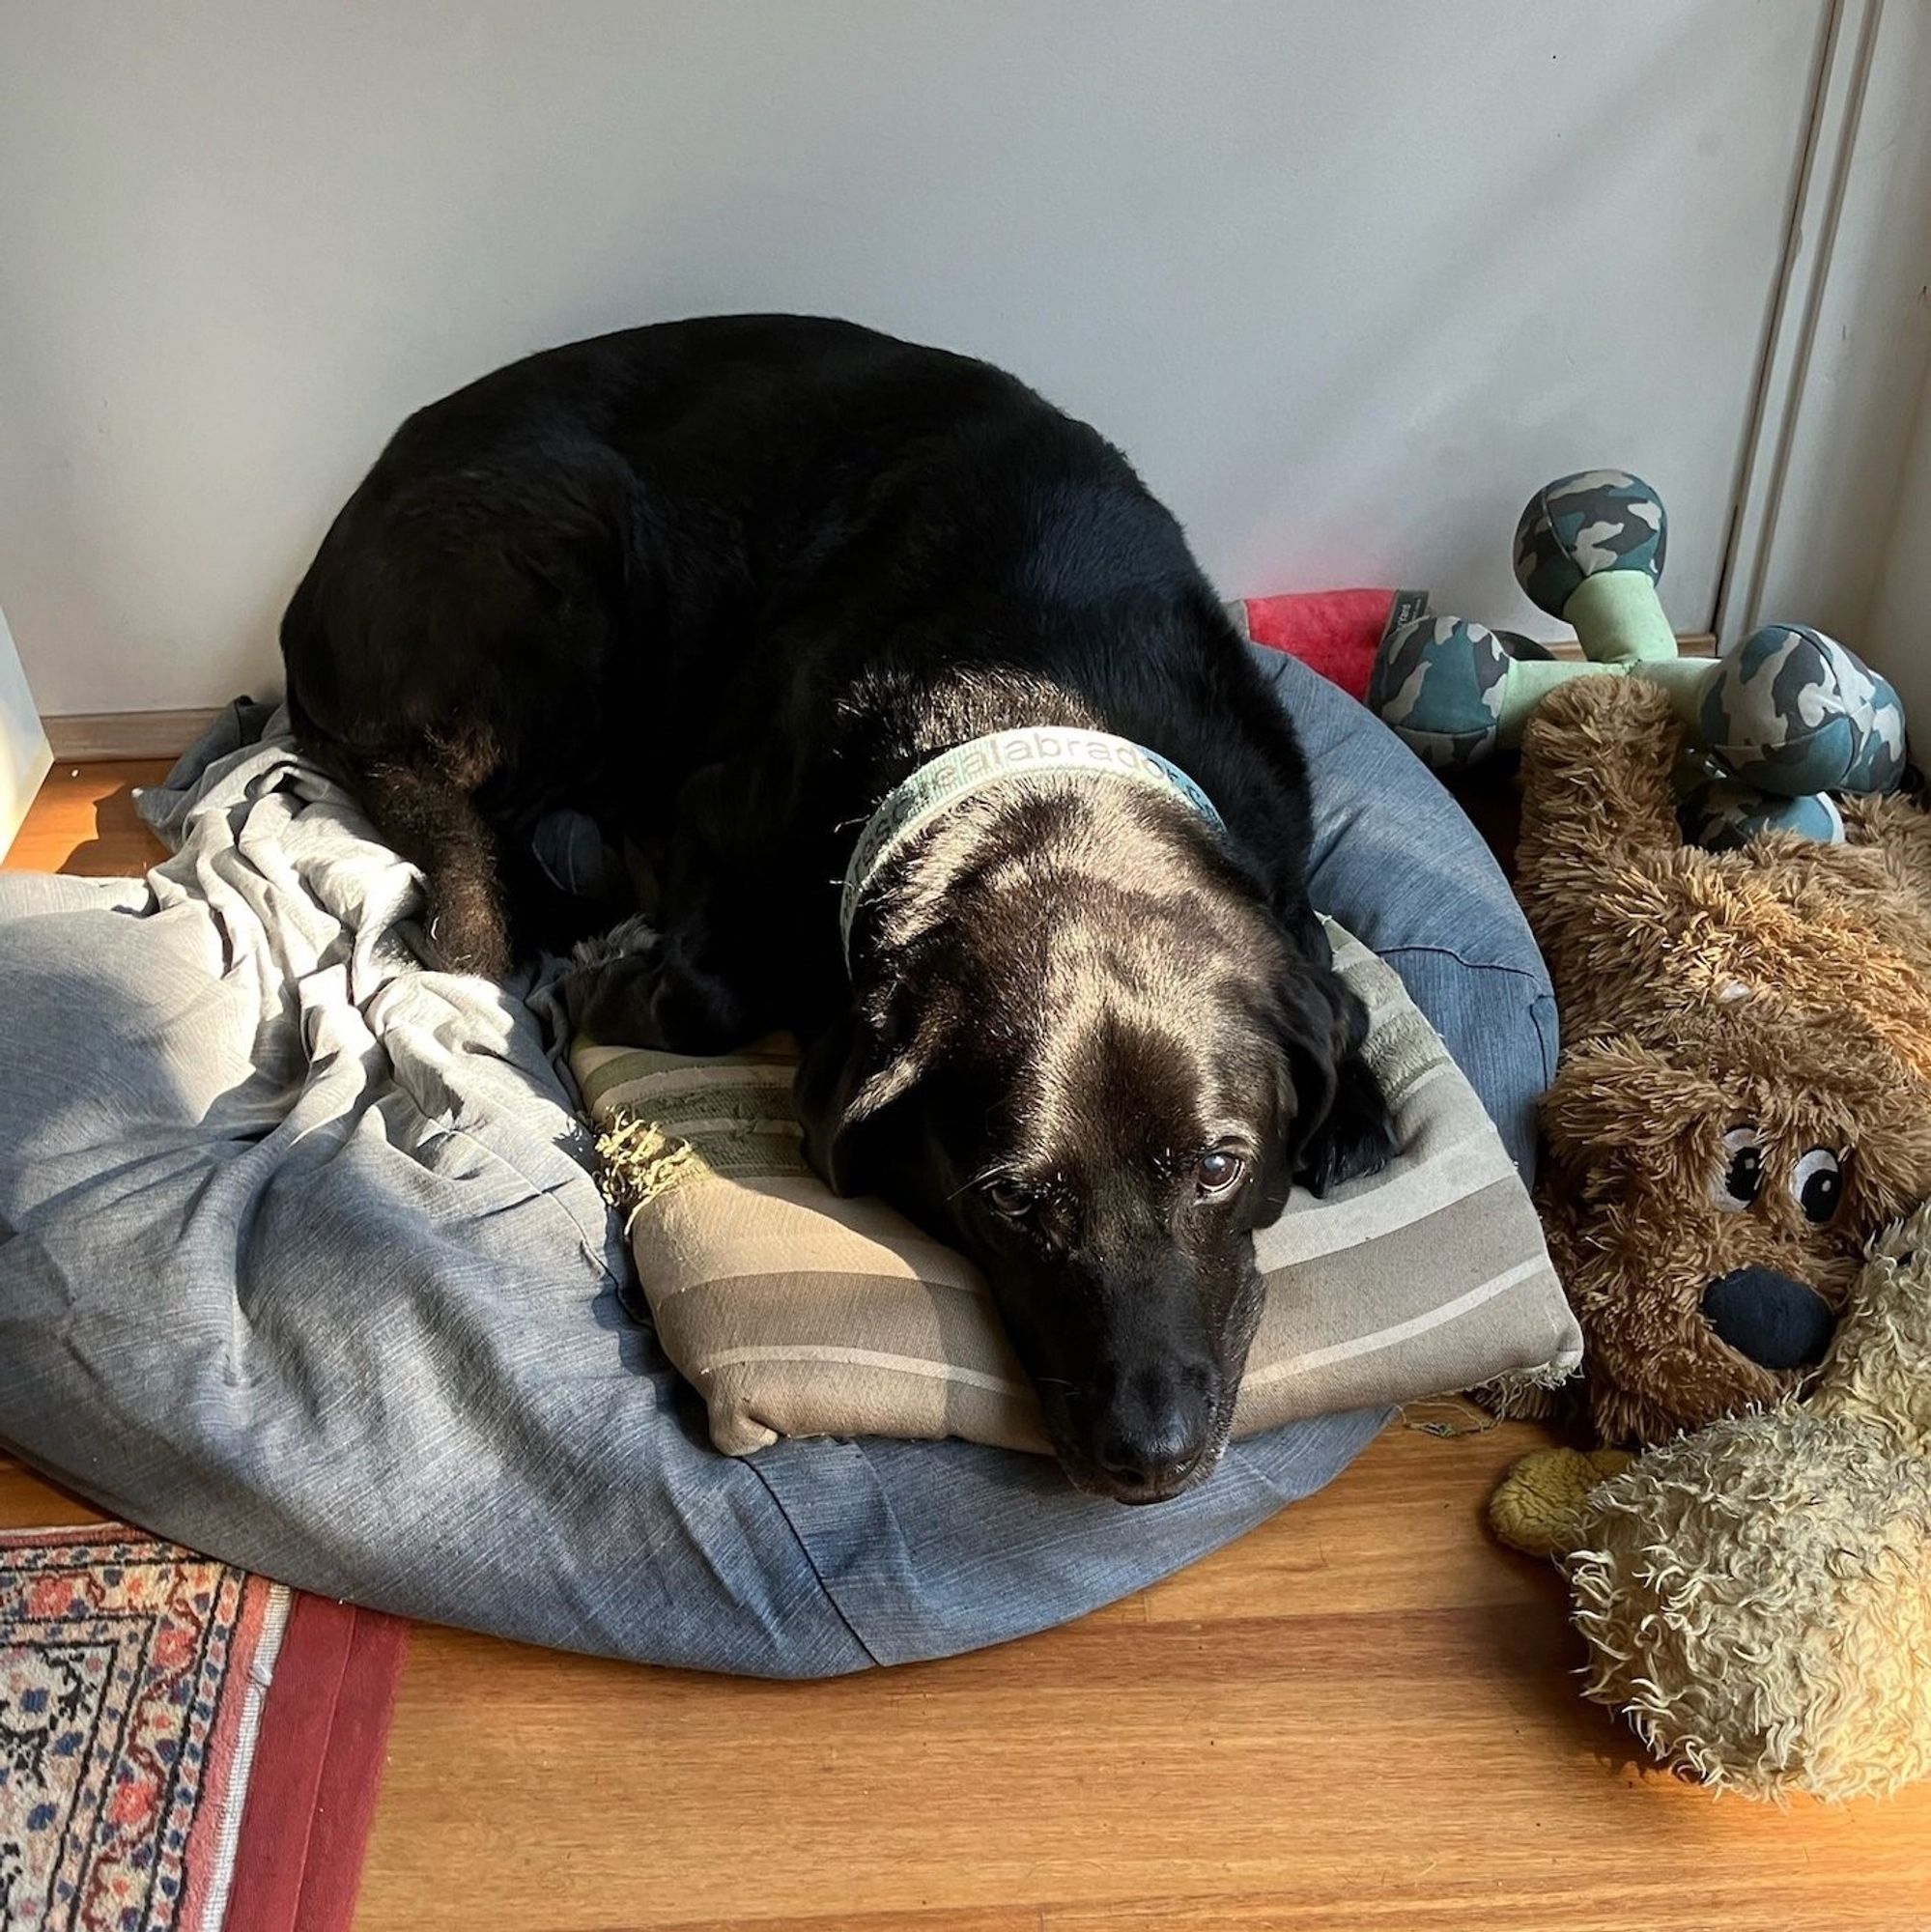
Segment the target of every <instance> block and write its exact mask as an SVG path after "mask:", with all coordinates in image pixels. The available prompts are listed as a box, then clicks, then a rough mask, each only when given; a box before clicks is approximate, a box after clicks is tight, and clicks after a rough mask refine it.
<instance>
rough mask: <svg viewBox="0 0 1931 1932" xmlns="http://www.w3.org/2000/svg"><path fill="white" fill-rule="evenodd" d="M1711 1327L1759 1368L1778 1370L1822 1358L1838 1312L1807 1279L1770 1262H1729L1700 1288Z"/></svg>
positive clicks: (1808, 1364)
mask: <svg viewBox="0 0 1931 1932" xmlns="http://www.w3.org/2000/svg"><path fill="white" fill-rule="evenodd" d="M1703 1314H1704V1317H1705V1319H1706V1320H1707V1321H1709V1323H1710V1325H1711V1327H1713V1328H1714V1329H1716V1331H1717V1333H1718V1335H1719V1336H1720V1337H1721V1338H1722V1340H1723V1341H1725V1342H1727V1343H1728V1344H1729V1346H1730V1347H1731V1348H1733V1349H1734V1350H1736V1351H1737V1352H1738V1354H1740V1355H1747V1356H1748V1357H1749V1359H1750V1360H1751V1361H1753V1362H1755V1363H1756V1364H1757V1365H1758V1366H1759V1367H1760V1368H1766V1369H1770V1370H1772V1371H1773V1372H1775V1373H1777V1374H1782V1373H1785V1372H1787V1371H1789V1370H1791V1369H1808V1368H1813V1367H1815V1366H1816V1364H1817V1363H1819V1362H1821V1361H1822V1360H1823V1359H1824V1351H1825V1350H1827V1349H1828V1348H1829V1347H1830V1346H1831V1337H1832V1334H1833V1333H1834V1332H1835V1330H1836V1326H1837V1318H1836V1316H1835V1315H1834V1314H1832V1310H1831V1304H1830V1303H1829V1302H1828V1301H1826V1300H1825V1299H1824V1297H1823V1296H1822V1295H1821V1294H1819V1293H1817V1291H1816V1290H1815V1289H1814V1288H1811V1287H1810V1286H1809V1285H1808V1284H1807V1283H1805V1282H1801V1281H1795V1280H1793V1279H1792V1278H1791V1277H1790V1276H1789V1275H1787V1274H1778V1273H1777V1272H1776V1271H1775V1269H1774V1268H1766V1267H1741V1268H1732V1269H1731V1270H1730V1272H1729V1273H1728V1274H1724V1275H1718V1277H1717V1279H1716V1280H1715V1281H1713V1282H1712V1283H1711V1284H1710V1286H1709V1287H1708V1288H1707V1289H1705V1290H1704V1292H1703Z"/></svg>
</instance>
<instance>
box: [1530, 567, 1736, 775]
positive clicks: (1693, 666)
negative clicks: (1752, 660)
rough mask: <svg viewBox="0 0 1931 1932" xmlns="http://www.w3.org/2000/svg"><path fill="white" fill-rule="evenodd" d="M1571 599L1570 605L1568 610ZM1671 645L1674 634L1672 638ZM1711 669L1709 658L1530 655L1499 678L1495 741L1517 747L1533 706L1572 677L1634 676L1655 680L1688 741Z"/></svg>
mask: <svg viewBox="0 0 1931 1932" xmlns="http://www.w3.org/2000/svg"><path fill="white" fill-rule="evenodd" d="M1574 608H1575V606H1574V603H1573V601H1572V604H1571V609H1574ZM1671 642H1672V649H1673V646H1674V639H1672V640H1671ZM1716 674H1717V665H1716V662H1715V660H1714V659H1711V658H1680V657H1676V656H1674V655H1671V656H1670V657H1669V658H1668V659H1667V660H1661V659H1646V660H1644V661H1643V662H1642V663H1640V664H1580V663H1578V662H1577V661H1576V659H1574V658H1530V659H1527V660H1525V661H1523V662H1520V663H1517V664H1513V665H1511V666H1510V667H1509V671H1508V675H1507V676H1506V677H1505V678H1504V679H1503V681H1502V715H1501V717H1500V718H1498V719H1497V720H1496V734H1495V735H1496V742H1497V743H1499V744H1500V745H1501V747H1502V748H1503V750H1504V751H1510V752H1513V751H1519V749H1520V747H1521V742H1522V727H1523V726H1524V725H1527V723H1528V722H1529V719H1530V718H1531V717H1532V716H1533V715H1534V712H1535V708H1536V706H1537V705H1538V704H1540V703H1541V702H1542V701H1543V699H1544V698H1545V697H1547V696H1548V694H1549V693H1550V692H1551V691H1555V690H1557V689H1559V688H1560V687H1561V686H1562V685H1565V684H1573V683H1574V682H1575V681H1576V679H1577V678H1578V677H1640V678H1646V679H1647V680H1648V681H1649V682H1650V683H1652V684H1658V685H1661V687H1662V689H1663V690H1664V691H1665V692H1666V693H1668V695H1669V708H1670V710H1671V712H1672V713H1673V714H1674V715H1675V718H1676V722H1677V723H1678V724H1679V725H1682V726H1683V728H1684V729H1685V731H1687V732H1688V733H1690V742H1691V743H1692V744H1698V745H1700V744H1701V743H1702V742H1703V741H1702V735H1701V729H1700V726H1699V725H1698V718H1699V715H1700V713H1701V709H1702V704H1703V693H1704V690H1705V688H1706V687H1707V686H1708V685H1709V682H1710V680H1711V678H1713V677H1714V676H1715V675H1716Z"/></svg>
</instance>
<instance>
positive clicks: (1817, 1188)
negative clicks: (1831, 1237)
mask: <svg viewBox="0 0 1931 1932" xmlns="http://www.w3.org/2000/svg"><path fill="white" fill-rule="evenodd" d="M1790 1191H1791V1193H1792V1194H1793V1195H1794V1196H1795V1197H1796V1199H1797V1205H1798V1206H1799V1207H1800V1208H1803V1218H1804V1219H1805V1220H1806V1221H1809V1222H1811V1223H1813V1224H1814V1225H1815V1226H1817V1227H1819V1228H1821V1227H1822V1226H1823V1225H1824V1223H1825V1222H1826V1221H1828V1220H1830V1218H1831V1217H1832V1215H1833V1214H1834V1213H1836V1211H1837V1204H1838V1202H1840V1201H1841V1200H1842V1199H1843V1198H1844V1163H1843V1162H1842V1161H1841V1160H1839V1159H1838V1158H1837V1156H1836V1155H1835V1154H1834V1153H1832V1151H1831V1150H1830V1149H1829V1148H1812V1149H1811V1150H1810V1151H1809V1152H1808V1153H1806V1154H1805V1155H1804V1156H1803V1159H1802V1160H1800V1161H1799V1162H1798V1163H1797V1166H1796V1168H1795V1170H1794V1171H1793V1172H1792V1174H1791V1177H1790Z"/></svg>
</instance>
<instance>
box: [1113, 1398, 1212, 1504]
mask: <svg viewBox="0 0 1931 1932" xmlns="http://www.w3.org/2000/svg"><path fill="white" fill-rule="evenodd" d="M1211 1430H1212V1405H1211V1403H1210V1402H1209V1400H1208V1397H1207V1376H1206V1375H1205V1374H1204V1373H1193V1372H1183V1373H1180V1374H1178V1375H1176V1374H1170V1373H1167V1372H1165V1371H1161V1370H1147V1371H1144V1372H1142V1373H1141V1374H1140V1375H1138V1376H1136V1377H1134V1378H1131V1379H1130V1380H1128V1381H1126V1382H1124V1383H1122V1385H1120V1386H1119V1388H1118V1389H1117V1392H1116V1394H1115V1396H1114V1399H1113V1401H1112V1402H1111V1403H1110V1404H1109V1405H1108V1407H1107V1410H1106V1412H1105V1415H1104V1418H1103V1420H1102V1423H1101V1432H1100V1441H1099V1455H1098V1461H1099V1465H1100V1467H1101V1469H1102V1470H1103V1471H1104V1472H1105V1474H1106V1477H1107V1480H1108V1481H1109V1482H1110V1483H1111V1484H1112V1485H1113V1487H1114V1493H1115V1494H1116V1495H1118V1496H1119V1497H1120V1499H1121V1500H1122V1502H1159V1501H1162V1500H1164V1499H1165V1498H1166V1497H1168V1496H1171V1495H1174V1494H1175V1493H1177V1492H1178V1491H1179V1490H1180V1489H1181V1488H1183V1487H1184V1486H1185V1484H1186V1483H1187V1481H1188V1480H1189V1479H1190V1478H1191V1477H1192V1476H1193V1475H1194V1474H1195V1473H1196V1471H1198V1469H1199V1468H1200V1466H1201V1463H1202V1459H1203V1458H1204V1457H1205V1456H1206V1454H1207V1440H1208V1436H1209V1435H1210V1434H1211Z"/></svg>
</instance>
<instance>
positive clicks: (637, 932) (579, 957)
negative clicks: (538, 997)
mask: <svg viewBox="0 0 1931 1932" xmlns="http://www.w3.org/2000/svg"><path fill="white" fill-rule="evenodd" d="M663 951H664V949H663V943H662V941H661V940H660V939H659V937H658V934H657V932H656V930H655V928H654V927H653V926H652V925H651V924H650V923H649V921H648V920H645V919H641V918H638V919H627V920H625V921H624V923H622V924H621V925H619V926H616V927H613V928H612V929H611V931H609V932H605V933H599V934H598V935H597V937H596V938H594V939H586V940H584V941H583V942H582V945H580V946H579V947H578V948H577V950H576V951H575V952H573V953H572V954H571V958H570V966H569V970H568V971H567V972H566V973H565V974H564V975H563V979H562V980H561V982H560V984H559V986H558V989H557V990H558V991H559V993H560V994H561V995H562V999H563V1009H564V1010H565V1011H566V1012H567V1013H568V1014H569V1015H570V1025H571V1027H572V1029H573V1031H575V1032H576V1033H578V1034H579V1035H581V1036H582V1037H584V1038H585V1039H589V1040H592V1041H594V1042H595V1043H596V1044H597V1045H599V1046H657V1045H661V1044H662V1042H661V1041H660V1040H659V1039H658V1038H657V1032H658V1028H657V1020H656V1015H655V1010H654V1008H655V1002H656V994H657V988H658V984H659V981H660V980H661V978H662V964H663Z"/></svg>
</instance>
